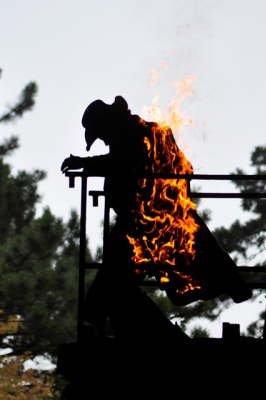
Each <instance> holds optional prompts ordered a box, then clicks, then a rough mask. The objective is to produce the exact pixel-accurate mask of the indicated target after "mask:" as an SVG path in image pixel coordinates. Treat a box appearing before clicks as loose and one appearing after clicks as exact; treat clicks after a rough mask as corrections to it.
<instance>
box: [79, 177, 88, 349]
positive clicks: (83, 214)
mask: <svg viewBox="0 0 266 400" xmlns="http://www.w3.org/2000/svg"><path fill="white" fill-rule="evenodd" d="M86 215H87V176H86V175H82V178H81V209H80V236H79V245H80V248H79V271H78V324H77V325H78V326H77V341H78V343H80V342H81V341H82V333H83V322H84V300H85V258H86V219H87V218H86Z"/></svg>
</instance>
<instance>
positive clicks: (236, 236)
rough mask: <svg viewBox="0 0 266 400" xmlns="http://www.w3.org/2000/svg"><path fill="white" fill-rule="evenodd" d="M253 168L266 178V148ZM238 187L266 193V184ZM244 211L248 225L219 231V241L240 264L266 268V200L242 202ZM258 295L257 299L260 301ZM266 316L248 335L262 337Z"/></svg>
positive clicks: (254, 159) (254, 160)
mask: <svg viewBox="0 0 266 400" xmlns="http://www.w3.org/2000/svg"><path fill="white" fill-rule="evenodd" d="M251 168H252V170H253V172H252V174H254V175H266V146H257V147H255V148H254V150H253V151H252V153H251ZM234 174H236V175H237V174H239V175H242V174H245V172H244V170H242V169H241V168H237V169H236V171H235V172H234ZM234 185H235V186H236V187H237V188H238V190H239V191H240V192H243V193H265V192H266V181H265V180H247V181H246V180H244V181H242V180H240V181H234ZM241 208H242V210H243V211H244V212H245V213H247V215H248V218H247V220H246V221H244V222H241V221H239V219H237V220H236V221H234V222H233V223H232V224H231V226H230V227H229V228H228V229H227V228H224V227H221V228H218V229H216V231H215V235H216V238H217V240H219V242H220V243H221V244H222V245H223V247H224V248H225V249H226V250H227V251H228V252H229V253H231V254H232V256H233V258H234V259H235V261H236V263H237V264H238V265H240V263H241V264H242V265H252V266H263V265H264V266H265V255H266V200H265V199H256V198H248V199H243V200H242V201H241ZM256 293H257V294H259V293H260V291H257V292H255V293H254V296H253V299H254V300H255V298H256ZM264 318H265V313H262V314H261V315H260V317H259V320H258V321H254V322H252V323H251V325H250V326H249V327H248V332H247V333H248V334H249V335H252V336H260V335H261V334H262V329H263V326H262V325H263V324H262V321H263V319H264Z"/></svg>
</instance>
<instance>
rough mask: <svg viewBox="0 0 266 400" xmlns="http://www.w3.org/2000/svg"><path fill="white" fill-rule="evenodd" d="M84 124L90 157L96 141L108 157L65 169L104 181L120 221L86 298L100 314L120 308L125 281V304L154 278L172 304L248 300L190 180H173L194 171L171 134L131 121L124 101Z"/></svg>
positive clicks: (76, 160)
mask: <svg viewBox="0 0 266 400" xmlns="http://www.w3.org/2000/svg"><path fill="white" fill-rule="evenodd" d="M82 124H83V126H84V127H85V138H86V142H87V150H88V151H89V150H90V148H91V145H92V144H93V143H94V141H95V140H96V139H97V138H99V139H101V140H103V141H104V142H105V144H107V145H109V146H110V152H109V154H106V155H102V156H95V157H85V158H81V157H76V156H72V155H71V156H70V157H69V158H67V159H66V160H65V161H64V162H63V164H62V170H63V171H66V170H68V169H76V168H84V169H85V170H87V171H88V173H89V174H90V175H104V176H106V180H105V192H106V195H107V196H108V197H109V202H110V205H111V207H112V208H113V209H114V211H115V212H116V214H117V221H116V225H115V227H114V229H113V230H112V232H111V233H110V239H109V244H108V249H107V259H108V260H109V265H108V266H104V268H103V269H102V270H101V271H100V272H99V275H98V277H97V278H96V283H95V285H94V287H93V288H92V291H91V294H90V300H91V299H93V301H92V302H94V303H95V302H98V305H99V304H100V305H99V307H98V311H99V308H101V309H102V310H103V309H104V308H105V309H109V313H110V310H111V309H112V310H113V309H115V307H120V308H121V296H120V295H118V294H117V298H116V295H115V294H114V287H115V288H117V291H118V293H119V290H120V291H121V288H120V289H119V286H122V285H124V282H125V281H126V282H127V283H128V287H127V291H126V292H125V293H124V296H126V297H127V298H129V292H130V290H129V289H128V288H129V287H131V288H132V282H134V281H135V282H136V281H137V282H138V281H139V280H140V279H143V278H144V277H146V276H148V277H151V276H152V277H155V278H156V279H157V280H158V282H159V284H160V285H161V287H162V288H164V289H165V290H166V292H167V294H168V296H169V297H170V298H171V300H172V301H173V302H174V303H176V304H187V303H190V302H191V301H195V300H198V299H207V298H212V297H215V296H218V295H220V294H224V293H227V294H229V295H230V296H231V297H232V298H233V299H234V301H236V302H240V301H244V300H246V299H247V298H249V297H250V296H251V293H250V291H249V289H248V288H247V287H246V286H245V284H244V283H243V282H242V281H241V279H240V277H239V276H238V274H237V271H236V269H237V268H236V266H235V264H234V262H233V261H232V259H231V258H230V257H229V256H228V255H227V254H226V253H225V252H224V251H223V250H222V249H221V248H220V247H219V245H218V244H217V242H216V241H215V239H214V237H213V235H212V234H211V232H210V231H209V230H208V228H207V226H206V225H205V223H204V222H203V221H202V220H201V218H200V217H199V216H198V214H197V213H196V206H195V204H194V203H193V201H192V200H191V198H190V197H189V190H188V182H187V180H186V179H177V178H176V177H173V175H180V174H192V173H193V169H192V166H191V164H190V163H189V161H188V160H187V159H186V157H185V156H184V154H183V153H182V152H181V151H180V149H179V148H178V147H177V145H176V143H175V140H174V137H173V134H172V131H171V129H170V128H169V127H167V126H161V125H159V124H157V123H154V122H146V121H144V120H143V119H141V118H140V117H139V116H137V115H132V114H131V112H130V110H129V109H128V105H127V103H126V101H125V100H124V99H123V98H122V97H121V96H118V97H116V98H115V101H114V103H113V104H111V105H107V104H105V103H104V102H102V101H101V100H96V101H95V102H93V103H91V104H90V105H89V106H88V107H87V109H86V111H85V113H84V115H83V119H82ZM169 175H170V176H169ZM132 290H133V291H132V293H131V294H132V295H133V292H134V295H133V298H135V303H136V298H137V297H136V290H135V288H134V289H132ZM134 296H135V297H134ZM106 298H108V305H107V304H106ZM130 301H131V300H130ZM141 301H142V305H143V298H142V300H141ZM131 302H132V301H131ZM144 302H145V301H144ZM132 304H133V302H132ZM147 304H148V303H147ZM148 308H149V306H148ZM132 313H133V305H132ZM150 314H152V312H151V313H150ZM131 317H132V314H131ZM145 318H146V317H145V316H143V323H145V322H144V321H145Z"/></svg>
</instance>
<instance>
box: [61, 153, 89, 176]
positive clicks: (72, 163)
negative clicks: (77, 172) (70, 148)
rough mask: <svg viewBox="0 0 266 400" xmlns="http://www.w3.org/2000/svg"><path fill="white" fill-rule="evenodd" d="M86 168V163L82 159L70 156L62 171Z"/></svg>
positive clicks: (62, 166)
mask: <svg viewBox="0 0 266 400" xmlns="http://www.w3.org/2000/svg"><path fill="white" fill-rule="evenodd" d="M83 167H84V162H83V159H82V158H81V157H77V156H73V155H72V154H70V157H68V158H66V159H65V160H64V161H63V163H62V165H61V171H62V172H66V171H68V170H69V169H80V168H83Z"/></svg>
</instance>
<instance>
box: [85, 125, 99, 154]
mask: <svg viewBox="0 0 266 400" xmlns="http://www.w3.org/2000/svg"><path fill="white" fill-rule="evenodd" d="M85 139H86V143H87V146H86V150H87V151H90V148H91V146H92V144H93V143H94V142H95V140H96V139H97V135H96V134H95V133H93V132H92V131H91V130H88V129H86V130H85Z"/></svg>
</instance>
